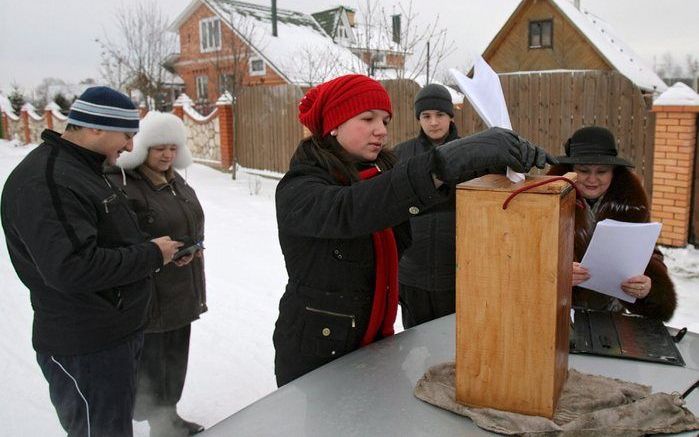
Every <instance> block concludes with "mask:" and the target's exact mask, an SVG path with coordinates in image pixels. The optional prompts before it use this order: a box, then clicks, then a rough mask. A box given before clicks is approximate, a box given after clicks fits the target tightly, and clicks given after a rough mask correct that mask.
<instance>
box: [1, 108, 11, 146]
mask: <svg viewBox="0 0 699 437" xmlns="http://www.w3.org/2000/svg"><path fill="white" fill-rule="evenodd" d="M0 118H2V120H0V122H1V123H0V124H1V125H2V126H0V138H2V139H5V140H9V139H10V127H9V126H8V125H7V115H6V114H5V113H4V112H2V111H0Z"/></svg>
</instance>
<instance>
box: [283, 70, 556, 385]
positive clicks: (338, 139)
mask: <svg viewBox="0 0 699 437" xmlns="http://www.w3.org/2000/svg"><path fill="white" fill-rule="evenodd" d="M391 115H392V109H391V101H390V99H389V97H388V94H387V93H386V90H385V89H384V88H383V87H382V86H381V84H380V83H379V82H377V81H375V80H373V79H371V78H369V77H366V76H362V75H357V74H353V75H346V76H341V77H338V78H336V79H333V80H331V81H328V82H325V83H322V84H320V85H318V86H316V87H314V88H312V89H310V90H309V91H308V92H307V93H306V95H305V96H304V97H303V99H302V100H301V103H300V104H299V120H300V121H301V123H303V124H304V125H305V126H306V127H307V128H308V129H309V130H310V131H311V136H310V137H308V138H305V139H304V140H302V141H301V143H300V144H299V146H298V148H297V149H296V152H295V153H294V155H293V156H292V158H291V163H290V166H289V171H288V172H287V173H286V175H285V176H284V178H283V179H282V180H281V181H280V182H279V185H278V186H277V192H276V205H277V223H278V226H279V243H280V245H281V249H282V252H283V254H284V259H285V262H286V269H287V273H288V275H289V282H288V285H287V287H286V292H285V293H284V295H283V296H282V298H281V300H280V302H279V318H278V319H277V323H276V328H275V331H274V347H275V351H276V356H275V374H276V376H277V384H278V385H279V386H282V385H284V384H286V383H288V382H289V381H292V380H293V379H295V378H298V377H299V376H301V375H303V374H305V373H307V372H310V371H311V370H313V369H315V368H317V367H320V366H322V365H323V364H325V363H328V362H330V361H332V360H334V359H335V358H338V357H340V356H342V355H344V354H346V353H348V352H351V351H353V350H355V349H357V348H359V347H361V346H364V345H367V344H369V343H372V342H374V341H376V340H378V339H381V338H384V337H387V336H390V335H392V334H393V323H394V322H395V319H396V311H397V306H398V278H397V272H398V259H399V256H400V253H401V252H402V251H403V249H405V248H406V247H407V246H408V245H409V244H410V225H409V218H410V217H411V216H413V215H415V214H418V213H419V212H420V211H421V210H423V209H426V208H430V207H432V206H433V205H437V204H439V203H441V202H444V201H446V200H447V199H448V198H449V192H450V190H451V189H452V187H453V186H454V185H455V184H457V183H459V182H463V181H466V180H469V179H472V178H474V177H478V176H482V175H484V174H488V173H504V172H505V170H506V168H507V167H508V166H509V167H511V168H513V169H514V170H515V171H519V172H527V171H529V169H530V168H531V167H532V166H534V165H536V166H537V167H539V168H543V167H544V165H545V164H546V162H547V161H549V162H550V160H551V158H550V157H549V156H548V155H547V154H546V153H545V152H544V151H543V150H542V149H540V148H538V147H536V146H533V145H532V144H530V143H529V142H527V141H526V140H523V139H522V138H520V137H519V136H518V135H517V134H515V133H514V132H512V131H508V130H504V129H499V128H493V129H489V130H487V131H484V132H481V133H479V134H476V135H472V136H470V137H466V138H461V139H459V140H455V141H452V142H450V143H447V144H445V145H442V146H440V147H438V148H436V149H434V150H431V151H429V152H427V153H424V154H422V155H418V156H415V157H413V158H410V159H409V160H406V161H404V162H400V163H397V160H396V158H395V156H394V155H393V154H392V153H391V152H390V151H388V150H386V149H385V146H386V143H387V140H388V138H387V134H388V131H387V129H386V126H387V125H388V123H389V122H390V120H391Z"/></svg>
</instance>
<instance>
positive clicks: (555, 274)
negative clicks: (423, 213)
mask: <svg viewBox="0 0 699 437" xmlns="http://www.w3.org/2000/svg"><path fill="white" fill-rule="evenodd" d="M566 177H568V178H569V179H573V180H574V178H575V174H574V173H568V174H566ZM551 178H552V177H551V176H527V179H526V180H525V181H523V182H520V183H517V184H513V183H512V182H510V181H509V180H508V179H507V178H506V177H505V176H501V175H487V176H484V177H481V178H478V179H474V180H471V181H469V182H466V183H463V184H460V185H458V186H457V192H456V263H457V268H456V400H457V401H458V402H460V403H462V404H466V405H469V406H476V407H489V408H496V409H499V410H506V411H513V412H517V413H523V414H529V415H537V416H545V417H549V418H551V417H552V416H553V413H554V411H555V409H556V404H557V402H558V398H559V396H560V393H561V389H562V387H563V383H564V382H565V380H566V377H567V372H568V336H569V330H570V304H571V280H572V263H573V233H574V225H575V224H574V209H575V190H574V189H573V187H572V186H571V185H570V184H569V183H567V182H565V181H553V182H551V183H548V184H546V185H542V186H539V187H535V188H532V189H531V190H529V191H524V192H522V193H519V194H518V195H517V196H516V197H514V198H513V200H512V201H511V202H510V203H509V205H508V207H507V209H503V203H504V202H505V200H506V199H507V197H508V196H509V195H510V194H511V193H512V192H513V191H515V190H517V189H518V188H521V187H523V186H526V185H533V184H535V183H537V182H540V181H542V180H543V179H551Z"/></svg>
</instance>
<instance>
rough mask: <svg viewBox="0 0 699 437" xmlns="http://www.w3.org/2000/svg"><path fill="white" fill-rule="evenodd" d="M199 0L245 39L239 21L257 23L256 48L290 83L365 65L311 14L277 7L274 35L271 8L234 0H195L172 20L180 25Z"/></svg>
mask: <svg viewBox="0 0 699 437" xmlns="http://www.w3.org/2000/svg"><path fill="white" fill-rule="evenodd" d="M199 3H204V4H206V5H207V6H208V7H209V8H210V9H211V10H212V11H213V12H214V13H216V15H218V16H219V17H220V18H221V19H222V20H223V22H225V23H226V24H227V25H228V27H229V28H231V29H232V30H233V31H234V32H236V34H237V35H238V36H239V37H241V38H242V39H245V40H248V38H249V37H250V36H249V35H242V34H241V33H240V32H238V31H237V30H236V28H235V27H236V26H235V25H236V24H241V25H242V24H243V23H245V24H244V25H245V27H246V28H249V27H251V26H254V29H255V31H254V33H255V35H254V40H253V41H249V40H248V42H249V43H250V46H251V47H252V49H253V51H254V52H256V54H257V55H258V56H259V57H261V58H262V59H263V60H264V61H265V63H266V64H267V65H268V66H269V67H271V68H272V69H273V70H274V71H276V72H277V73H278V74H279V75H280V76H282V77H283V78H284V79H286V80H287V81H288V82H289V83H293V84H298V85H311V84H316V83H319V82H322V81H324V80H327V79H329V78H332V77H336V76H339V75H342V74H348V73H352V72H353V71H357V69H358V68H360V69H361V68H362V67H361V66H362V65H363V63H362V61H361V60H360V59H359V58H358V57H356V56H355V55H354V54H352V52H351V51H350V50H348V49H347V48H345V47H341V46H338V45H337V44H335V43H333V41H332V39H331V38H330V37H329V36H328V34H327V33H325V31H324V30H323V29H322V27H321V26H320V25H319V24H318V23H317V22H316V20H314V19H313V17H311V16H310V15H308V14H305V13H302V12H297V11H292V10H288V9H280V8H277V35H278V36H276V37H275V36H272V10H271V8H270V7H269V6H266V5H257V4H252V3H244V2H239V1H233V0H194V1H193V2H192V4H190V5H189V6H188V7H187V9H185V11H184V12H183V13H182V14H180V16H179V17H178V18H177V19H176V20H175V22H173V24H172V25H171V26H170V29H175V30H176V29H177V28H179V26H180V25H181V24H182V22H184V21H185V20H186V19H187V18H188V16H189V15H190V14H191V13H192V12H194V9H195V8H196V6H197V5H198V4H199Z"/></svg>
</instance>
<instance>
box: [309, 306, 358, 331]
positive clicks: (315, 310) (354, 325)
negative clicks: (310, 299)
mask: <svg viewBox="0 0 699 437" xmlns="http://www.w3.org/2000/svg"><path fill="white" fill-rule="evenodd" d="M306 310H307V311H311V312H313V313H320V314H327V315H329V316H336V317H347V318H349V319H350V320H351V321H352V327H353V328H356V327H357V323H356V321H355V318H354V316H353V315H351V314H342V313H336V312H333V311H326V310H319V309H318V308H313V307H309V306H307V307H306Z"/></svg>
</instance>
